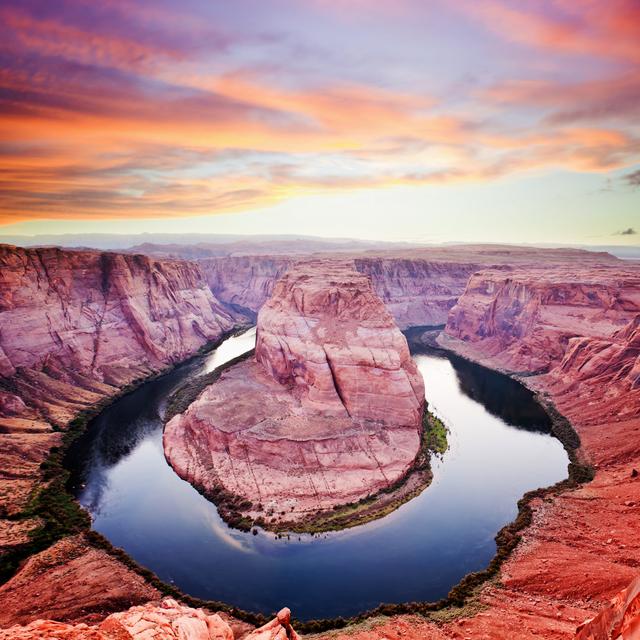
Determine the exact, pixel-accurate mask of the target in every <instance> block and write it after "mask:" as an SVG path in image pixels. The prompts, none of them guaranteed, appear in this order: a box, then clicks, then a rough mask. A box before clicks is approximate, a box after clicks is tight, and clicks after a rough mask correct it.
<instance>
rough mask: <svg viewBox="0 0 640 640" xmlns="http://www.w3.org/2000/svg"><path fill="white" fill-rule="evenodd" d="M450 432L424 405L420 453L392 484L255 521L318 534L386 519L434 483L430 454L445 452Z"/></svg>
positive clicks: (278, 529)
mask: <svg viewBox="0 0 640 640" xmlns="http://www.w3.org/2000/svg"><path fill="white" fill-rule="evenodd" d="M447 432H448V431H447V428H446V426H445V425H444V423H443V422H442V421H441V420H440V419H439V418H437V417H436V416H435V415H433V414H432V413H430V412H429V411H428V410H427V408H425V410H424V414H423V421H422V433H421V439H420V448H419V450H418V453H417V454H416V457H415V458H414V460H413V463H412V464H411V466H410V467H409V468H408V469H407V471H406V472H405V473H404V474H403V475H402V476H401V477H400V478H398V479H397V480H396V481H395V482H394V483H393V484H391V485H389V486H387V487H385V488H383V489H381V490H380V491H378V492H376V493H374V494H371V495H368V496H365V497H363V498H361V499H360V500H358V501H357V502H349V503H346V504H343V505H338V506H336V507H334V508H333V509H332V510H329V511H320V512H318V513H315V514H311V515H309V516H308V517H307V518H305V519H304V520H300V521H295V522H276V523H272V524H267V523H262V522H259V523H256V524H258V525H259V526H262V527H263V528H266V529H268V530H270V531H274V532H276V533H278V534H284V535H286V534H288V533H311V534H317V533H327V532H329V531H339V530H342V529H349V528H351V527H357V526H360V525H362V524H366V523H367V522H372V521H373V520H377V519H379V518H383V517H384V516H386V515H388V514H389V513H391V512H393V511H395V510H396V509H398V508H399V507H401V506H402V505H403V504H405V503H406V502H408V501H409V500H412V499H413V498H415V497H416V496H418V495H420V493H422V491H424V490H425V489H426V488H427V487H428V486H429V485H430V484H431V481H432V479H433V474H432V472H431V455H432V454H438V455H442V454H444V452H445V451H446V450H447V447H448V445H447Z"/></svg>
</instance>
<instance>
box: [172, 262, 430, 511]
mask: <svg viewBox="0 0 640 640" xmlns="http://www.w3.org/2000/svg"><path fill="white" fill-rule="evenodd" d="M423 408H424V384H423V381H422V377H421V375H420V373H419V372H418V370H417V367H416V365H415V363H414V362H413V360H412V359H411V356H410V353H409V349H408V346H407V342H406V339H405V337H404V336H403V335H402V333H401V332H400V330H399V329H398V327H397V325H396V324H395V321H394V320H393V317H392V316H391V314H390V313H389V312H388V311H387V309H386V307H385V305H384V304H383V302H382V301H381V300H380V298H379V297H378V296H377V295H376V294H375V292H374V290H373V288H372V286H371V281H370V279H369V278H368V277H367V276H365V275H363V274H361V273H358V272H357V271H355V269H354V267H353V264H352V263H350V262H344V263H342V262H338V263H335V262H332V263H329V262H326V261H315V262H314V261H311V262H307V263H304V264H300V265H297V266H296V267H294V268H293V269H291V270H290V271H289V272H288V273H286V274H285V275H284V277H282V278H281V279H280V280H279V281H278V282H277V284H276V285H275V287H274V290H273V294H272V296H271V298H270V299H269V300H268V301H267V303H266V304H265V305H264V306H263V307H262V308H261V310H260V313H259V315H258V327H257V340H256V350H255V357H254V358H251V359H247V360H245V361H243V362H241V363H238V364H236V365H234V366H232V367H230V368H228V369H226V370H225V371H224V372H223V373H222V375H221V376H220V378H219V380H217V381H216V382H215V383H213V384H211V385H210V386H208V387H207V388H206V389H205V390H204V391H203V392H202V393H201V394H200V396H199V397H198V398H197V399H196V400H195V401H194V402H193V403H192V404H191V405H190V406H189V407H188V409H187V410H186V411H185V412H184V413H182V414H180V415H177V416H175V417H174V418H173V419H172V420H170V422H169V423H168V424H167V426H166V429H165V434H164V447H165V454H166V456H167V459H168V460H169V462H170V463H171V464H172V466H173V467H174V469H175V470H176V471H177V472H178V473H179V474H180V476H182V477H183V478H185V479H186V480H188V481H189V482H191V483H192V484H194V485H195V486H197V487H198V488H199V489H200V490H202V491H203V492H204V493H205V494H206V495H209V496H210V497H212V498H213V499H215V500H216V502H219V501H221V502H223V503H224V502H225V501H226V503H227V509H228V511H229V512H230V513H231V514H233V512H234V509H235V510H236V511H237V512H239V511H242V513H243V514H244V516H245V517H247V518H249V519H251V521H255V520H256V519H257V520H258V521H259V522H260V521H263V522H265V523H269V522H272V521H276V520H283V521H287V522H295V521H299V520H300V519H303V518H305V516H307V515H309V514H315V513H317V512H318V511H325V510H330V509H332V508H334V507H336V506H337V505H341V504H345V503H350V502H357V501H358V500H360V499H362V498H365V497H366V496H369V495H370V494H373V493H375V492H377V491H379V490H380V489H383V488H385V487H389V486H390V485H392V484H393V483H394V482H396V481H397V480H398V479H399V478H401V477H402V476H403V475H404V474H405V473H406V472H407V470H408V469H409V468H410V467H411V465H412V463H413V462H414V459H415V457H416V455H417V453H418V451H419V448H420V434H421V424H422V414H423ZM216 498H218V499H216ZM249 503H250V504H251V506H248V505H249ZM234 505H235V506H234ZM221 513H223V515H225V513H224V509H223V510H222V511H221ZM227 515H229V513H228V514H227ZM236 516H237V514H236Z"/></svg>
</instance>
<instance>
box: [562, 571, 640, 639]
mask: <svg viewBox="0 0 640 640" xmlns="http://www.w3.org/2000/svg"><path fill="white" fill-rule="evenodd" d="M636 638H640V578H636V579H635V580H633V582H632V583H631V584H630V585H629V586H628V587H627V588H626V589H623V590H622V591H621V592H620V593H618V594H616V596H615V597H614V598H612V599H611V602H610V603H609V605H608V606H606V607H605V608H604V609H603V610H602V611H601V612H600V613H598V615H596V616H595V617H593V618H591V619H589V620H586V621H585V622H584V623H583V624H581V625H580V626H579V627H578V630H577V633H576V638H575V640H635V639H636Z"/></svg>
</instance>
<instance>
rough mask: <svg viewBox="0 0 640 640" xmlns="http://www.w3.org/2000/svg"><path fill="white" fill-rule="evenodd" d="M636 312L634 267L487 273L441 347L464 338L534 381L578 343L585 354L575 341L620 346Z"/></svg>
mask: <svg viewBox="0 0 640 640" xmlns="http://www.w3.org/2000/svg"><path fill="white" fill-rule="evenodd" d="M638 313H640V272H639V270H638V269H637V268H634V267H626V266H620V267H608V266H590V267H587V268H574V267H569V266H566V265H564V266H561V267H520V268H510V267H505V268H501V269H487V270H481V271H478V272H477V273H475V274H474V275H473V276H472V277H471V278H470V279H469V283H468V284H467V286H466V289H465V291H464V294H463V295H462V296H461V298H460V299H459V300H458V302H457V304H456V306H455V307H453V309H452V310H451V313H450V315H449V319H448V321H447V327H446V330H445V332H444V335H443V340H445V341H446V340H447V339H448V338H454V339H458V340H460V341H462V342H464V343H465V345H466V346H465V349H466V350H467V351H468V352H469V354H470V355H473V352H474V351H477V352H478V353H479V354H481V356H482V357H483V358H490V359H491V364H492V366H498V367H499V368H501V369H505V370H509V371H514V372H523V373H527V374H530V373H534V372H544V371H548V370H550V369H551V368H553V367H554V366H557V365H558V364H559V363H560V362H561V360H562V359H563V357H564V356H565V353H566V352H567V349H568V347H569V343H570V341H572V340H573V343H572V348H574V349H575V348H579V350H584V347H585V343H582V346H581V347H578V345H577V343H576V342H575V339H577V338H587V339H588V340H589V342H591V341H593V340H594V339H595V340H602V341H604V342H605V343H606V342H610V341H611V340H614V341H615V340H616V339H615V338H614V335H615V333H616V332H617V331H620V330H621V329H622V328H623V327H625V325H627V323H629V322H630V321H631V320H632V319H633V318H634V317H635V315H636V314H638ZM621 339H622V340H623V339H624V338H623V337H622V336H621ZM566 366H568V363H567V364H566V365H565V368H566Z"/></svg>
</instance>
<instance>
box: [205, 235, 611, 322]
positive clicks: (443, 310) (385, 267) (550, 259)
mask: <svg viewBox="0 0 640 640" xmlns="http://www.w3.org/2000/svg"><path fill="white" fill-rule="evenodd" d="M347 257H348V258H349V259H350V260H351V259H352V260H353V264H354V266H355V268H356V269H357V270H358V271H360V272H361V273H364V274H365V275H367V276H369V277H370V278H371V282H372V284H373V288H374V289H375V291H376V293H377V294H378V296H380V298H381V299H382V301H383V302H384V303H385V304H386V305H387V308H388V309H389V310H390V311H391V314H392V315H393V317H394V318H395V320H396V322H397V324H398V326H399V327H400V328H401V329H405V328H407V327H410V326H417V325H441V324H445V323H446V321H447V316H448V313H449V310H450V309H451V308H452V307H453V306H454V304H455V303H456V301H457V299H458V297H459V296H460V295H461V294H462V293H463V291H464V290H465V287H466V285H467V282H468V280H469V277H470V276H471V274H472V273H474V272H475V271H479V270H481V269H486V268H489V267H493V266H501V265H518V264H524V265H529V266H531V265H539V266H540V265H546V266H552V265H558V264H560V265H565V266H566V265H568V264H571V265H574V264H575V265H592V264H593V265H601V264H617V263H618V262H619V260H617V259H616V258H614V257H613V256H611V255H609V254H605V253H593V252H587V251H580V250H576V249H535V248H529V247H509V246H500V245H469V246H466V245H454V246H450V247H428V248H421V249H418V248H413V249H410V250H409V249H408V250H407V251H402V252H400V251H397V250H396V251H375V252H374V251H367V252H362V253H354V254H352V255H350V256H347ZM319 258H321V259H323V260H338V261H339V260H344V259H346V258H345V255H344V254H316V256H301V255H299V256H284V255H269V254H268V252H267V251H265V252H264V254H262V255H240V256H227V257H220V258H208V259H201V260H200V261H199V264H200V266H201V268H202V270H203V272H204V273H205V276H206V278H207V282H208V283H209V286H210V287H211V291H212V292H213V294H214V295H215V296H216V297H217V298H218V299H219V300H221V301H222V302H224V303H226V304H229V305H231V306H234V305H235V306H237V308H238V309H239V310H244V311H246V310H249V311H250V312H251V313H253V314H257V312H258V311H259V309H260V307H261V306H262V305H263V304H264V303H265V302H266V301H267V299H268V298H269V296H270V295H271V292H272V291H273V287H274V285H275V282H276V281H277V280H278V279H279V278H280V277H281V276H282V275H283V274H284V273H285V272H286V271H288V270H289V269H290V268H291V267H292V266H293V265H294V264H297V263H300V262H306V261H309V260H314V259H319Z"/></svg>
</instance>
